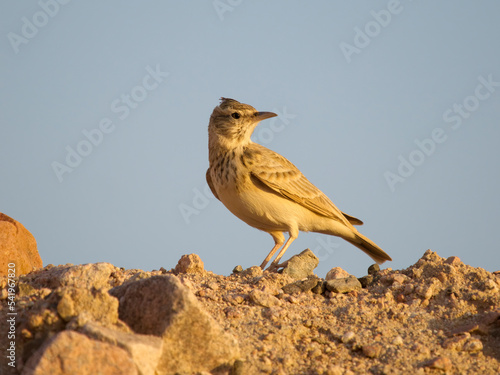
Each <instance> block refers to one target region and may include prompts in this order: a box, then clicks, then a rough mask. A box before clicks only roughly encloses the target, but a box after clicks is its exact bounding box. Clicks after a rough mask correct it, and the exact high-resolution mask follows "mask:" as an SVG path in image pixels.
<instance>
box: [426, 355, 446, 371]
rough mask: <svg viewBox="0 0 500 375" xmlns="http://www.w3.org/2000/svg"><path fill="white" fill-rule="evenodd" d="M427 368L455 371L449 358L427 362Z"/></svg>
mask: <svg viewBox="0 0 500 375" xmlns="http://www.w3.org/2000/svg"><path fill="white" fill-rule="evenodd" d="M425 367H429V368H432V369H436V370H443V371H445V372H449V371H451V370H452V369H453V364H452V363H451V360H450V359H449V358H448V357H436V358H434V359H431V360H430V361H427V362H426V363H425Z"/></svg>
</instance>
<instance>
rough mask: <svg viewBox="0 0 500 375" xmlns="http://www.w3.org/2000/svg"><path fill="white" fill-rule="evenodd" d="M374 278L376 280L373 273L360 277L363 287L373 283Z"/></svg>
mask: <svg viewBox="0 0 500 375" xmlns="http://www.w3.org/2000/svg"><path fill="white" fill-rule="evenodd" d="M373 280H374V277H373V275H366V276H363V277H360V278H359V279H358V281H359V282H360V284H361V287H362V288H367V287H369V286H370V285H371V284H372V283H373Z"/></svg>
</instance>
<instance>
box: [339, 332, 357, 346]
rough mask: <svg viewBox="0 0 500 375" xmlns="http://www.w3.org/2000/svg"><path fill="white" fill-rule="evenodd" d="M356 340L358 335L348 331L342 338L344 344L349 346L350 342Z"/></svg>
mask: <svg viewBox="0 0 500 375" xmlns="http://www.w3.org/2000/svg"><path fill="white" fill-rule="evenodd" d="M355 338H356V334H355V333H354V332H353V331H347V332H346V333H344V335H343V336H342V342H343V343H344V344H347V343H348V342H350V341H352V340H354V339H355Z"/></svg>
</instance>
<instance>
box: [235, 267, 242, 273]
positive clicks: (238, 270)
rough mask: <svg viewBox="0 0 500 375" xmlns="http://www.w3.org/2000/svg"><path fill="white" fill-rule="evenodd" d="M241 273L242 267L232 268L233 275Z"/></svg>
mask: <svg viewBox="0 0 500 375" xmlns="http://www.w3.org/2000/svg"><path fill="white" fill-rule="evenodd" d="M241 271H243V267H242V266H240V265H238V266H236V267H234V268H233V273H240V272H241Z"/></svg>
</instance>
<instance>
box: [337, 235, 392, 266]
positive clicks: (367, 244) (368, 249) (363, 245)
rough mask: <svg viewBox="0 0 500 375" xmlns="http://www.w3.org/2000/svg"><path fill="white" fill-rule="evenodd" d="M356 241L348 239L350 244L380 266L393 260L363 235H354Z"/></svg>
mask: <svg viewBox="0 0 500 375" xmlns="http://www.w3.org/2000/svg"><path fill="white" fill-rule="evenodd" d="M354 237H355V238H354V239H346V240H347V241H348V242H350V243H351V244H353V245H354V246H356V247H357V248H358V249H360V250H362V251H364V252H365V253H366V254H367V255H368V256H369V257H370V258H372V259H373V260H374V261H375V262H377V263H378V264H382V263H384V262H385V261H386V260H392V258H391V257H390V256H389V255H388V254H387V253H386V252H385V251H384V250H382V249H381V248H380V247H378V246H377V245H376V244H375V242H373V241H372V240H370V239H369V238H368V237H365V236H363V235H362V234H361V233H359V232H357V233H354Z"/></svg>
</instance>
